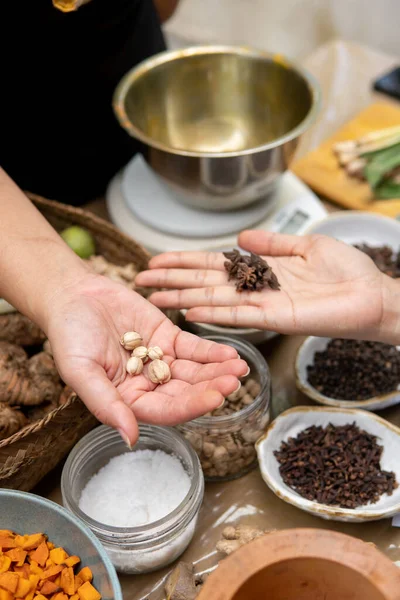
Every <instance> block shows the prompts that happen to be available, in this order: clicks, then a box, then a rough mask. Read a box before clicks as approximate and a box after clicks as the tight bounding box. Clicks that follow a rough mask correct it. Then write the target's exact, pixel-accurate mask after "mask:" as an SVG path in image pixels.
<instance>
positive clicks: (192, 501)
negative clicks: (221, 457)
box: [61, 425, 204, 574]
mask: <svg viewBox="0 0 400 600" xmlns="http://www.w3.org/2000/svg"><path fill="white" fill-rule="evenodd" d="M129 461H130V462H129ZM164 464H165V468H164ZM114 465H115V469H114ZM134 469H136V472H134ZM160 469H161V470H162V471H163V472H162V471H160ZM110 471H111V473H110ZM137 471H140V472H144V479H143V484H142V485H140V486H138V487H141V488H142V492H140V490H139V491H137V490H136V489H135V492H134V493H133V494H130V495H129V496H128V494H127V493H125V494H124V493H123V492H122V491H121V490H124V489H125V490H127V489H128V488H127V487H126V486H127V485H129V483H130V482H129V479H130V473H132V478H134V477H135V478H136V479H135V481H137V478H138V477H139V478H140V474H139V475H138V472H137ZM168 473H172V474H173V476H174V477H175V478H176V479H177V481H175V482H173V481H172V482H169V481H168V475H167V474H168ZM157 474H158V476H157ZM106 476H107V478H108V479H107V480H105V477H106ZM115 478H117V479H115ZM146 478H147V479H146ZM160 480H163V481H160ZM146 481H147V485H146ZM108 482H109V483H108ZM170 483H171V485H170ZM100 485H103V486H104V485H106V487H105V488H103V489H105V490H106V492H107V493H105V494H104V499H103V500H104V503H103V505H102V504H101V502H102V498H99V494H98V493H97V494H94V493H95V491H96V489H97V490H99V489H100V487H99V486H100ZM132 485H134V484H132ZM157 485H158V487H160V486H163V490H161V489H160V490H159V493H157V492H156V489H155V490H153V493H150V491H149V489H148V488H149V487H152V486H157ZM110 487H111V488H115V489H116V490H117V492H118V491H121V493H120V494H119V495H118V493H116V499H115V501H114V502H110V497H109V496H108V492H109V491H110V489H109V488H110ZM167 488H171V489H167ZM182 489H183V490H184V491H183V494H184V497H182V498H181V499H180V502H179V504H178V505H177V506H175V507H174V508H173V510H171V512H169V513H168V514H165V516H163V517H162V518H158V519H157V520H151V517H150V520H149V522H146V516H148V515H153V516H154V514H156V515H157V514H158V515H160V514H163V510H164V512H165V506H167V504H166V503H168V502H169V503H170V506H169V507H170V508H171V502H172V503H173V502H174V500H176V498H178V499H179V494H181V495H182ZM61 491H62V498H63V503H64V506H65V507H66V508H68V509H69V510H70V511H71V512H72V513H74V514H75V515H76V516H77V517H79V518H80V519H81V520H82V521H83V522H84V523H85V524H86V525H87V526H88V527H89V528H90V529H91V530H92V532H93V533H94V534H95V535H96V536H97V537H98V539H99V540H100V541H101V543H102V544H103V546H104V547H105V549H106V550H107V553H108V555H109V557H110V559H111V561H112V562H113V564H114V566H115V568H116V569H117V571H119V572H120V573H126V574H140V573H148V572H151V571H155V570H157V569H160V568H162V567H164V566H167V565H169V564H170V563H172V562H173V561H174V560H175V559H177V558H178V557H179V556H180V555H181V554H182V553H183V552H184V551H185V549H186V548H187V546H188V545H189V544H190V542H191V540H192V537H193V534H194V531H195V528H196V523H197V518H198V513H199V510H200V507H201V504H202V502H203V496H204V477H203V473H202V470H201V467H200V462H199V459H198V457H197V455H196V453H195V452H194V450H193V449H192V447H191V446H190V444H189V443H188V442H187V441H186V440H185V439H184V437H183V436H182V435H181V434H180V433H179V432H178V431H176V430H175V429H172V428H168V427H157V426H153V425H141V426H140V437H139V441H138V442H137V444H136V445H135V446H134V448H133V450H132V451H129V450H128V449H127V447H126V445H125V444H124V442H123V441H122V439H121V437H120V435H119V433H118V432H116V431H114V430H113V429H110V428H109V427H106V426H103V425H102V426H100V427H97V428H96V429H94V430H93V431H92V432H90V433H89V434H87V435H86V436H85V437H84V438H82V440H81V441H80V442H78V444H77V445H76V446H75V448H74V449H73V450H72V452H71V453H70V455H69V457H68V459H67V461H66V463H65V466H64V469H63V473H62V477H61ZM185 491H186V493H185ZM141 493H142V494H143V498H144V499H143V504H142V505H141V504H140V502H141V499H140V494H141ZM132 496H134V497H135V496H137V497H138V499H137V501H136V500H135V502H136V504H135V505H134V510H132V514H134V518H135V520H136V522H137V519H138V518H139V519H141V518H142V521H143V524H140V525H137V526H133V527H130V526H122V527H121V526H116V525H115V524H113V525H108V524H105V523H103V522H100V521H99V520H96V519H94V518H93V517H92V516H89V515H88V514H87V513H90V514H93V511H94V510H96V508H97V511H101V514H106V515H107V519H105V520H107V522H110V521H112V522H113V523H115V522H117V523H119V522H120V519H121V518H123V517H122V515H123V513H125V514H126V515H127V517H126V518H127V519H129V511H130V506H131V504H129V502H132ZM107 498H108V500H107ZM146 502H147V503H148V505H147V506H146ZM82 507H84V508H85V511H84V510H82ZM110 511H111V512H110ZM95 514H96V515H97V516H98V514H99V512H97V513H95ZM138 515H139V516H138ZM125 525H126V523H125Z"/></svg>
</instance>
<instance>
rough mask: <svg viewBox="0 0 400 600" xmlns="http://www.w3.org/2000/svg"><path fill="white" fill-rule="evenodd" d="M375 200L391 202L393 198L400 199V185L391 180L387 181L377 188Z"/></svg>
mask: <svg viewBox="0 0 400 600" xmlns="http://www.w3.org/2000/svg"><path fill="white" fill-rule="evenodd" d="M374 195H375V198H377V199H378V200H391V199H392V198H400V183H396V182H395V181H392V180H390V179H385V180H384V181H382V183H380V184H379V185H378V187H376V188H375V191H374Z"/></svg>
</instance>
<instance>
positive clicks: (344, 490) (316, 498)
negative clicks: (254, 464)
mask: <svg viewBox="0 0 400 600" xmlns="http://www.w3.org/2000/svg"><path fill="white" fill-rule="evenodd" d="M256 450H257V456H258V462H259V465H260V471H261V475H262V477H263V479H264V481H265V483H266V484H267V486H268V487H269V488H270V489H271V490H272V491H273V492H274V493H275V494H276V495H277V496H278V497H279V498H280V499H282V500H283V501H285V502H287V503H288V504H292V505H293V506H295V507H297V508H299V509H301V510H304V511H306V512H308V513H310V514H313V515H315V516H318V517H321V518H323V519H329V520H335V521H344V522H354V523H357V522H359V523H361V522H363V523H365V522H367V521H377V520H380V519H385V518H388V517H392V516H394V515H396V514H398V513H399V512H400V486H399V483H400V463H399V461H398V456H399V453H400V429H399V428H398V427H395V426H394V425H392V424H391V423H389V422H388V421H386V420H385V419H382V418H381V417H378V416H377V415H375V414H373V413H371V412H367V411H364V410H357V409H339V408H327V407H309V406H299V407H296V408H291V409H289V410H287V411H285V412H284V413H282V414H281V415H280V416H279V417H277V418H276V419H275V420H274V421H273V422H272V423H271V425H270V426H269V428H268V429H267V431H266V433H265V434H264V435H263V436H262V437H261V438H260V439H259V440H258V442H257V443H256Z"/></svg>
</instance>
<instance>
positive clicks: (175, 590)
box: [165, 562, 199, 600]
mask: <svg viewBox="0 0 400 600" xmlns="http://www.w3.org/2000/svg"><path fill="white" fill-rule="evenodd" d="M165 593H166V595H167V600H194V599H195V598H196V597H197V595H198V593H199V590H198V588H197V587H196V578H195V575H194V571H193V565H192V564H190V563H186V562H180V563H178V564H177V565H176V567H175V569H174V570H173V571H172V573H171V574H170V575H169V577H168V579H167V581H166V584H165Z"/></svg>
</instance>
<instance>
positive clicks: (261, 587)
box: [198, 529, 400, 600]
mask: <svg viewBox="0 0 400 600" xmlns="http://www.w3.org/2000/svg"><path fill="white" fill-rule="evenodd" d="M264 599H268V600H400V569H399V568H398V567H396V566H395V565H394V564H393V563H392V562H391V561H390V560H389V559H388V558H386V556H384V555H383V554H382V553H381V552H379V550H377V549H376V548H375V547H374V546H371V545H369V544H366V543H365V542H362V541H361V540H358V539H356V538H353V537H350V536H348V535H343V534H342V533H337V532H334V531H324V530H318V529H288V530H284V531H277V532H274V533H270V534H268V535H265V536H263V537H261V538H258V539H256V540H254V541H253V542H250V543H249V544H246V545H245V546H243V547H242V548H240V549H239V550H237V551H236V552H234V553H233V554H231V555H230V556H229V557H228V558H226V559H224V560H223V561H222V562H221V563H220V565H219V567H218V569H216V571H214V573H213V574H212V575H211V576H210V577H209V578H208V579H207V581H206V583H205V585H204V587H203V589H202V591H201V593H200V595H199V597H198V600H264Z"/></svg>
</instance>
